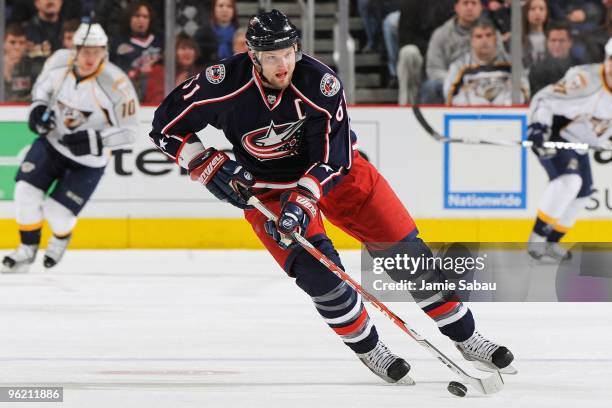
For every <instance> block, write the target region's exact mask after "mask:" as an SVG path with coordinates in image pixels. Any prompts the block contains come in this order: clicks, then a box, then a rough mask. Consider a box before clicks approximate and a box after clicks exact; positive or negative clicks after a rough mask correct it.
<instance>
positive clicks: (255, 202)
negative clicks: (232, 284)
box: [247, 195, 504, 394]
mask: <svg viewBox="0 0 612 408" xmlns="http://www.w3.org/2000/svg"><path fill="white" fill-rule="evenodd" d="M247 203H248V204H249V205H252V206H253V207H255V208H256V209H257V210H259V211H260V212H261V213H262V214H263V215H265V216H266V217H267V218H268V219H269V220H272V221H276V220H277V216H276V215H275V214H274V213H273V212H272V211H270V209H269V208H268V207H266V206H265V204H263V203H262V202H261V201H259V199H258V198H257V197H255V196H253V195H251V196H250V197H249V199H248V201H247ZM292 238H293V239H294V240H295V241H296V242H297V243H298V244H299V245H300V246H301V247H302V248H304V249H305V250H306V251H307V252H308V253H309V254H310V255H312V256H313V257H314V258H316V259H317V260H318V261H319V262H321V263H322V264H323V265H324V266H325V267H326V268H327V269H329V271H330V272H332V273H333V274H334V275H336V276H337V277H339V278H340V279H342V280H343V281H344V282H346V283H347V284H349V285H350V286H351V287H352V288H353V289H355V290H356V291H357V292H358V293H359V294H361V296H363V297H364V298H365V299H366V300H367V301H369V302H370V303H371V304H372V305H373V306H374V307H375V308H376V309H378V310H379V311H380V312H381V313H382V314H384V315H385V316H387V317H388V318H389V319H391V321H392V322H393V323H395V324H396V326H397V327H399V328H400V329H401V330H402V331H404V332H405V333H406V334H408V335H409V336H410V337H412V338H413V339H414V340H415V341H416V342H417V343H419V344H420V345H421V346H422V347H424V348H425V349H427V350H428V351H429V352H430V353H431V354H432V355H433V356H434V357H435V358H436V359H438V360H440V362H442V364H444V365H445V366H447V367H448V368H449V369H450V370H451V371H452V372H454V373H455V374H457V375H458V376H459V378H461V380H462V381H464V382H466V383H468V384H470V385H472V386H473V387H474V388H476V389H477V390H478V391H480V392H481V393H483V394H494V393H496V392H499V391H501V389H502V388H503V386H504V380H503V378H502V376H501V374H500V373H499V371H496V372H494V373H493V374H491V375H490V376H489V377H485V378H478V377H473V376H471V375H469V374H468V373H466V372H465V371H464V370H463V369H462V368H461V367H459V366H458V365H457V364H455V362H453V360H451V359H450V358H448V357H446V356H445V355H444V354H443V353H442V352H441V351H440V350H438V349H437V348H436V347H435V346H434V345H433V344H431V343H430V342H429V341H428V340H427V339H425V338H424V337H422V336H421V335H420V334H418V333H417V332H416V331H414V330H413V329H411V328H410V327H408V325H407V324H406V322H404V321H403V320H402V319H401V318H400V317H399V316H397V315H396V314H395V313H393V312H392V311H391V310H389V308H387V306H385V305H384V304H383V303H382V302H380V301H379V300H378V299H376V298H375V297H374V296H372V295H371V294H369V293H368V292H367V291H366V290H365V289H363V288H362V287H361V285H360V284H358V283H357V282H355V281H354V280H353V278H351V277H350V276H349V275H348V274H347V273H346V272H344V271H343V270H342V269H340V268H339V267H338V266H337V265H336V264H335V263H334V262H333V261H331V260H330V259H329V258H328V257H326V256H325V255H324V254H323V253H322V252H321V251H319V250H318V249H317V248H315V247H314V245H312V244H311V243H310V242H309V241H308V240H307V239H306V238H304V237H303V236H301V235H300V234H298V233H293V235H292Z"/></svg>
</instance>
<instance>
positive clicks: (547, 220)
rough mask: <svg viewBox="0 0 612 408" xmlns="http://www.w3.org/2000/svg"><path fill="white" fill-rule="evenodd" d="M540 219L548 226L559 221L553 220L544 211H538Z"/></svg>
mask: <svg viewBox="0 0 612 408" xmlns="http://www.w3.org/2000/svg"><path fill="white" fill-rule="evenodd" d="M538 218H539V219H541V220H542V221H544V222H545V223H547V224H553V225H554V224H556V223H557V221H558V219H557V218H553V217H551V216H550V215H548V214H546V213H545V212H544V211H542V210H538Z"/></svg>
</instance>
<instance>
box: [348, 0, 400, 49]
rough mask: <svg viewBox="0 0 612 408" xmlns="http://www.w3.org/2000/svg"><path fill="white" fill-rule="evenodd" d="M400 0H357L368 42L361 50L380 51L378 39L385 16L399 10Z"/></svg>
mask: <svg viewBox="0 0 612 408" xmlns="http://www.w3.org/2000/svg"><path fill="white" fill-rule="evenodd" d="M399 3H400V1H399V0H376V1H374V0H357V12H358V13H359V16H360V17H361V20H362V22H363V28H364V31H365V33H366V43H365V45H364V46H363V47H362V49H361V52H374V51H378V49H379V47H378V45H377V44H378V42H379V41H378V39H379V38H380V35H379V33H380V30H381V28H382V25H383V20H384V19H385V17H386V16H387V15H388V14H389V13H391V12H393V11H397V10H399Z"/></svg>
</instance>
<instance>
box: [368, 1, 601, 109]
mask: <svg viewBox="0 0 612 408" xmlns="http://www.w3.org/2000/svg"><path fill="white" fill-rule="evenodd" d="M356 1H357V8H358V11H359V15H360V17H361V19H362V22H363V24H364V26H365V33H366V41H365V45H364V47H363V48H362V50H361V52H371V51H384V52H386V55H387V58H388V77H389V81H388V85H389V87H397V88H398V90H399V92H398V95H399V100H398V102H399V103H400V104H412V103H416V102H420V103H426V104H442V103H446V104H452V105H509V104H511V82H510V79H511V60H510V52H511V49H510V43H511V41H510V28H511V8H512V0H482V1H481V0H426V1H423V0H356ZM515 1H518V0H515ZM521 9H522V16H521V18H522V27H523V32H522V36H521V41H522V45H523V61H522V65H523V68H524V78H523V79H522V82H521V87H520V88H521V98H522V99H521V102H528V100H529V96H530V95H534V94H535V93H536V92H537V91H538V90H540V89H542V88H543V87H544V86H546V85H548V84H550V83H553V82H556V81H557V80H559V79H560V78H561V77H562V76H563V75H564V73H565V72H566V71H567V69H568V68H570V67H572V66H575V65H579V64H588V63H599V62H602V61H603V58H604V46H605V44H606V42H607V41H608V39H609V38H610V36H612V0H524V1H521Z"/></svg>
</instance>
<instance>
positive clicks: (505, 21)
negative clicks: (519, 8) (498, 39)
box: [488, 0, 512, 50]
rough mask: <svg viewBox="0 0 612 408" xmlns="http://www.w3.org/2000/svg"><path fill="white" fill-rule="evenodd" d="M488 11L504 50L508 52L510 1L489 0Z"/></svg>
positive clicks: (510, 22)
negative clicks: (502, 42) (500, 37)
mask: <svg viewBox="0 0 612 408" xmlns="http://www.w3.org/2000/svg"><path fill="white" fill-rule="evenodd" d="M488 10H489V17H490V18H491V21H493V24H495V27H496V28H497V31H499V32H500V34H501V36H502V40H503V41H504V45H505V47H506V49H507V50H509V49H510V36H511V34H512V33H511V28H512V0H491V1H489V5H488Z"/></svg>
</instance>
